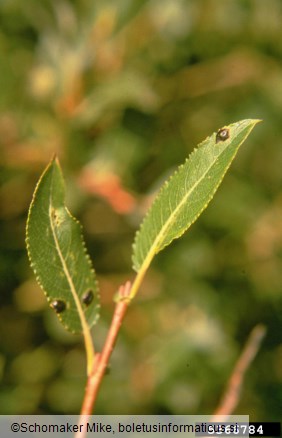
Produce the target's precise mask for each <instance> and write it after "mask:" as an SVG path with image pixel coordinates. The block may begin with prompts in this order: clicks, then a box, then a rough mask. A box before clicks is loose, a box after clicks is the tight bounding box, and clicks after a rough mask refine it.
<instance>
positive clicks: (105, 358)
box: [81, 281, 131, 415]
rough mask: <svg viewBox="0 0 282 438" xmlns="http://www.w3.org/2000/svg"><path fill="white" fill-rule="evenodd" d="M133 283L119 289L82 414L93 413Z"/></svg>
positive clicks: (88, 384) (88, 385)
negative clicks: (118, 299) (117, 299)
mask: <svg viewBox="0 0 282 438" xmlns="http://www.w3.org/2000/svg"><path fill="white" fill-rule="evenodd" d="M130 287H131V283H130V282H129V281H128V282H127V283H126V284H125V285H124V286H121V287H120V289H119V298H120V301H118V302H117V304H116V307H115V311H114V315H113V319H112V322H111V326H110V329H109V332H108V335H107V338H106V341H105V344H104V348H103V351H102V353H101V354H99V355H96V360H95V363H94V367H93V371H92V373H91V374H90V376H89V377H88V380H87V385H86V390H85V397H84V401H83V404H82V408H81V415H91V414H92V411H93V408H94V404H95V401H96V398H97V394H98V390H99V387H100V384H101V382H102V379H103V376H104V374H105V371H106V368H107V365H108V363H109V359H110V356H111V354H112V351H113V348H114V345H115V342H116V339H117V336H118V332H119V329H120V326H121V324H122V321H123V318H124V316H125V313H126V310H127V307H128V304H129V302H128V300H127V299H126V298H127V297H128V295H129V292H130Z"/></svg>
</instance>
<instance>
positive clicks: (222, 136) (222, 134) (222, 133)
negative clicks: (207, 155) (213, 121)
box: [215, 128, 230, 143]
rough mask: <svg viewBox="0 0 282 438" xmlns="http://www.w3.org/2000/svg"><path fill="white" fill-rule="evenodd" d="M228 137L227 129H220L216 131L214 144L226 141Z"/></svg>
mask: <svg viewBox="0 0 282 438" xmlns="http://www.w3.org/2000/svg"><path fill="white" fill-rule="evenodd" d="M229 137H230V132H229V129H227V128H221V129H219V130H218V131H217V134H216V139H215V142H216V143H219V142H220V141H226V140H227V139H228V138H229Z"/></svg>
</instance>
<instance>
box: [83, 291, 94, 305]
mask: <svg viewBox="0 0 282 438" xmlns="http://www.w3.org/2000/svg"><path fill="white" fill-rule="evenodd" d="M93 298H94V294H93V291H92V290H91V289H89V290H88V291H86V292H85V293H84V294H83V295H82V297H81V300H82V302H83V303H84V304H85V305H86V306H89V304H91V303H92V301H93Z"/></svg>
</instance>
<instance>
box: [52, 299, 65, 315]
mask: <svg viewBox="0 0 282 438" xmlns="http://www.w3.org/2000/svg"><path fill="white" fill-rule="evenodd" d="M50 307H52V309H54V310H55V312H56V313H62V312H64V310H66V303H65V301H62V300H54V301H52V303H51V304H50Z"/></svg>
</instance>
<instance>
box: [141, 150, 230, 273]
mask: <svg viewBox="0 0 282 438" xmlns="http://www.w3.org/2000/svg"><path fill="white" fill-rule="evenodd" d="M229 146H230V145H228V147H229ZM225 150H226V148H225V149H223V150H222V152H221V153H220V154H219V155H217V157H216V158H215V160H214V161H213V162H212V163H211V165H210V166H209V167H208V169H207V170H206V171H205V172H204V173H203V174H202V176H201V178H200V179H198V180H197V182H196V183H195V184H194V185H193V186H192V187H191V189H190V190H189V191H188V192H187V194H186V195H185V196H183V199H182V200H181V202H180V203H179V205H178V206H177V207H176V209H175V211H174V212H173V213H172V214H171V215H170V217H169V219H168V220H167V221H166V222H165V223H164V225H163V226H162V228H161V230H160V232H159V233H158V235H157V237H156V238H155V240H154V242H153V244H152V245H151V249H150V250H149V251H148V254H147V256H146V257H145V259H144V261H143V263H142V265H141V267H140V270H141V269H144V268H145V269H146V267H147V266H149V265H150V263H151V261H152V259H153V257H154V255H155V254H156V253H157V252H155V249H156V248H157V246H158V244H159V243H160V242H161V238H163V236H164V234H165V232H166V230H167V228H168V227H169V226H170V225H171V224H173V223H174V222H175V220H176V219H175V217H176V214H177V213H178V211H179V209H180V208H181V207H182V205H183V204H184V203H185V202H186V200H187V198H188V196H189V195H190V194H191V192H193V191H194V190H195V189H196V187H197V186H198V185H199V184H200V182H201V181H202V180H203V179H204V178H205V176H206V174H207V173H208V172H209V171H210V169H211V167H212V166H214V164H215V162H216V161H217V160H218V158H219V157H220V155H221V154H222V153H223V152H224V151H225Z"/></svg>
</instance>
